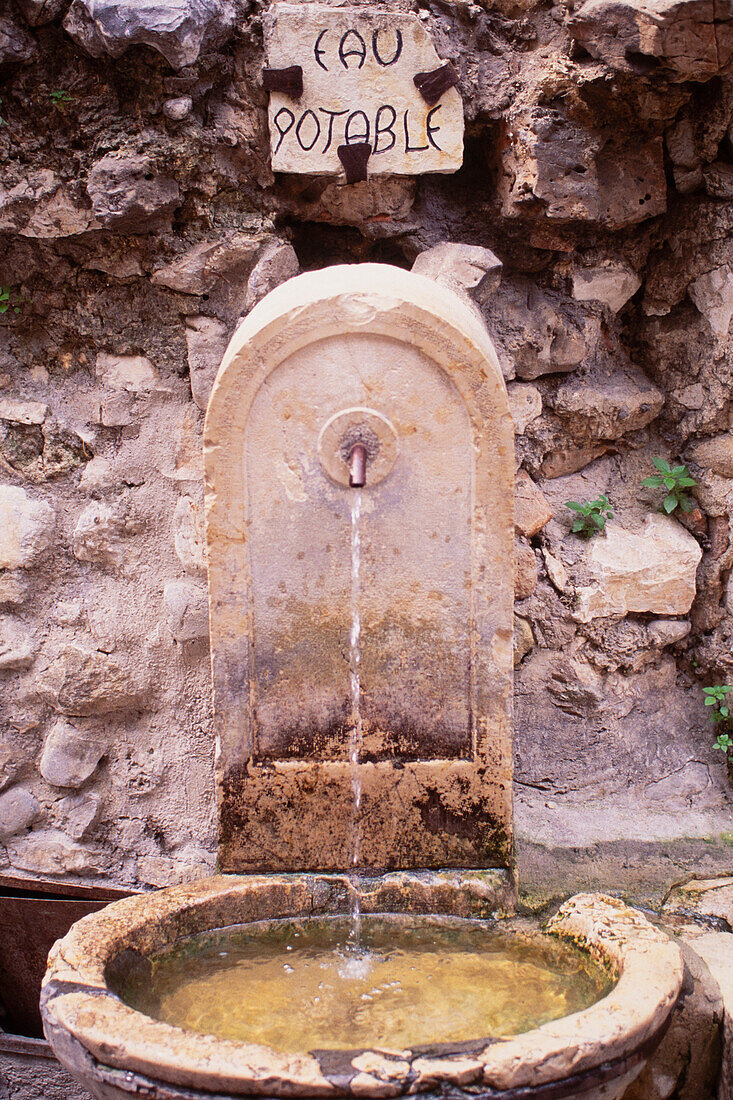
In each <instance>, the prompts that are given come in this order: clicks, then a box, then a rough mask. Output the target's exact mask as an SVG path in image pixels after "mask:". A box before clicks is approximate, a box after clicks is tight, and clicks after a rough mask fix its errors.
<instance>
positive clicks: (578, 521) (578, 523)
mask: <svg viewBox="0 0 733 1100" xmlns="http://www.w3.org/2000/svg"><path fill="white" fill-rule="evenodd" d="M584 530H585V524H584V523H583V521H582V519H576V521H575V523H574V524H573V534H574V535H577V533H578V531H584Z"/></svg>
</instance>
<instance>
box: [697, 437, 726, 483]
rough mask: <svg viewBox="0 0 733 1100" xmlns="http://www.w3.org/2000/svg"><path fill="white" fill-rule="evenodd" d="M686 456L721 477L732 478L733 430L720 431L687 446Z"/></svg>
mask: <svg viewBox="0 0 733 1100" xmlns="http://www.w3.org/2000/svg"><path fill="white" fill-rule="evenodd" d="M686 453H687V457H688V459H689V460H690V461H692V462H696V463H697V465H698V466H704V467H705V468H706V469H707V470H712V472H713V473H714V474H719V475H720V476H721V477H730V478H733V432H721V434H720V435H716V436H713V438H712V439H703V440H699V441H697V442H695V443H693V444H692V446H690V447H688V448H687V452H686Z"/></svg>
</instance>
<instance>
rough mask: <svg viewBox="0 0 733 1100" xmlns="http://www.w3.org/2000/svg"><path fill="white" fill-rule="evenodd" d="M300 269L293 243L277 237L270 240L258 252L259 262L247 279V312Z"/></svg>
mask: <svg viewBox="0 0 733 1100" xmlns="http://www.w3.org/2000/svg"><path fill="white" fill-rule="evenodd" d="M299 271H300V264H299V263H298V257H297V255H296V252H295V249H294V248H293V246H292V245H291V244H289V243H288V242H287V241H281V240H278V239H277V238H275V239H274V240H272V241H268V242H267V244H266V245H265V246H264V247H263V248H262V250H261V251H260V253H259V254H258V256H257V263H256V264H255V265H254V267H253V268H252V272H251V274H250V277H249V279H248V280H247V294H246V297H245V299H244V310H245V313H249V311H250V310H251V309H252V308H253V307H254V306H256V305H257V303H258V302H259V301H261V299H262V298H264V297H265V295H266V294H269V293H270V291H271V290H274V289H275V287H276V286H280V284H281V283H284V282H286V281H287V280H288V279H292V278H294V277H295V276H296V275H297V274H298V272H299Z"/></svg>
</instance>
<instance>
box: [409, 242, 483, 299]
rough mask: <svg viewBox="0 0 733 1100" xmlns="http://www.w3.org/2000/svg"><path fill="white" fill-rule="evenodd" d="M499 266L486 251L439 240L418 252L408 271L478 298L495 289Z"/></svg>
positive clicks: (469, 245) (471, 245) (468, 245)
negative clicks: (470, 292)
mask: <svg viewBox="0 0 733 1100" xmlns="http://www.w3.org/2000/svg"><path fill="white" fill-rule="evenodd" d="M503 267H504V265H503V264H502V262H501V260H500V259H499V258H498V257H497V256H495V255H494V253H493V252H492V251H491V250H490V249H488V248H480V247H479V246H478V245H474V244H460V243H459V242H457V241H441V242H440V244H436V245H433V247H432V248H426V249H425V251H424V252H421V253H420V254H419V255H418V256H417V257H416V259H415V262H414V264H413V265H412V270H413V271H414V272H415V274H416V275H424V276H425V277H426V278H428V279H435V280H436V281H437V282H442V283H445V285H446V286H449V287H451V288H452V289H454V290H462V291H464V292H466V293H467V292H468V291H475V295H476V297H480V296H481V295H482V294H490V293H491V292H492V291H494V290H496V289H497V288H498V286H499V284H500V282H501V273H502V270H503Z"/></svg>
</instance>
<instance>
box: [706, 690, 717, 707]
mask: <svg viewBox="0 0 733 1100" xmlns="http://www.w3.org/2000/svg"><path fill="white" fill-rule="evenodd" d="M705 690H707V688H706V689H705ZM716 702H717V700H716V698H715V696H714V695H708V697H707V699H706V700H705V706H706V707H714V706H715V704H716Z"/></svg>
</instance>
